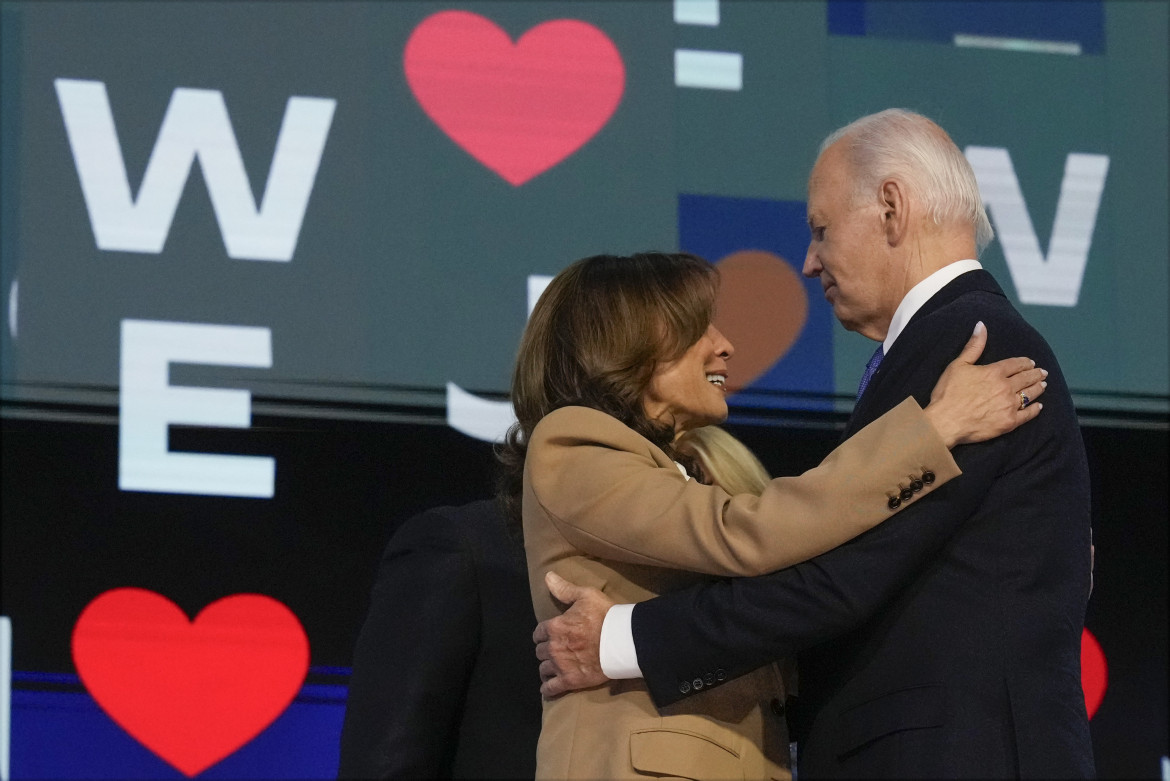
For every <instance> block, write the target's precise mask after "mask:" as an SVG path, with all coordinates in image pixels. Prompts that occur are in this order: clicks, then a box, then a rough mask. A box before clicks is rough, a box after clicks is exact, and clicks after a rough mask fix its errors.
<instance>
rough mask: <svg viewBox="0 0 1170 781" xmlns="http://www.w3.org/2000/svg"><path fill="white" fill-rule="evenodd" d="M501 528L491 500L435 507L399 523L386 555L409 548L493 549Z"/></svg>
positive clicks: (499, 516) (495, 507)
mask: <svg viewBox="0 0 1170 781" xmlns="http://www.w3.org/2000/svg"><path fill="white" fill-rule="evenodd" d="M503 528H504V521H503V517H502V516H501V514H500V511H499V510H498V509H497V506H496V503H495V502H494V501H493V500H490V499H485V500H481V501H478V502H472V503H470V504H465V505H460V506H456V507H435V508H432V509H429V510H426V511H424V512H421V513H419V514H418V515H414V516H411V517H410V518H408V519H407V520H405V521H403V522H402V525H401V526H399V527H398V528H397V529H396V530H395V531H394V534H393V535H391V537H390V543H389V545H388V546H387V548H386V552H387V554H389V553H390V552H392V551H400V550H403V549H405V548H409V547H429V548H445V549H451V550H464V551H466V552H470V551H471V550H472V549H473V548H474V549H479V548H482V547H483V546H484V545H489V546H492V547H494V546H495V544H496V541H497V539H498V537H499V534H500V531H501V530H502V529H503Z"/></svg>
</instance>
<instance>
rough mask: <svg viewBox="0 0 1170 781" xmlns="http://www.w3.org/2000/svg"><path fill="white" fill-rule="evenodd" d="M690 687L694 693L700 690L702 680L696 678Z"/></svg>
mask: <svg viewBox="0 0 1170 781" xmlns="http://www.w3.org/2000/svg"><path fill="white" fill-rule="evenodd" d="M691 686H692V687H693V688H694V690H695V691H698V690H699V689H702V688H703V679H702V678H696V679H695V680H693V681H691Z"/></svg>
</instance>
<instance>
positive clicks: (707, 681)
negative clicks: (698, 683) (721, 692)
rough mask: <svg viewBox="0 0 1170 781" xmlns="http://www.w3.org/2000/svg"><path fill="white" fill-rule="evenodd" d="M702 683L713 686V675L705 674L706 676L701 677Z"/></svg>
mask: <svg viewBox="0 0 1170 781" xmlns="http://www.w3.org/2000/svg"><path fill="white" fill-rule="evenodd" d="M703 683H705V684H707V685H708V686H714V685H715V673H707V674H706V675H704V676H703Z"/></svg>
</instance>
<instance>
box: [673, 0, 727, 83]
mask: <svg viewBox="0 0 1170 781" xmlns="http://www.w3.org/2000/svg"><path fill="white" fill-rule="evenodd" d="M674 22H675V24H696V25H703V26H705V27H718V26H719V0H674ZM674 86H676V87H694V88H696V89H722V90H733V91H737V92H738V91H739V90H741V89H743V55H742V54H740V53H739V52H713V51H704V50H701V49H675V50H674Z"/></svg>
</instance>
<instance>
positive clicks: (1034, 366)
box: [1029, 359, 1036, 369]
mask: <svg viewBox="0 0 1170 781" xmlns="http://www.w3.org/2000/svg"><path fill="white" fill-rule="evenodd" d="M1029 360H1031V359H1029ZM1032 368H1033V369H1035V368H1036V362H1035V361H1032Z"/></svg>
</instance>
